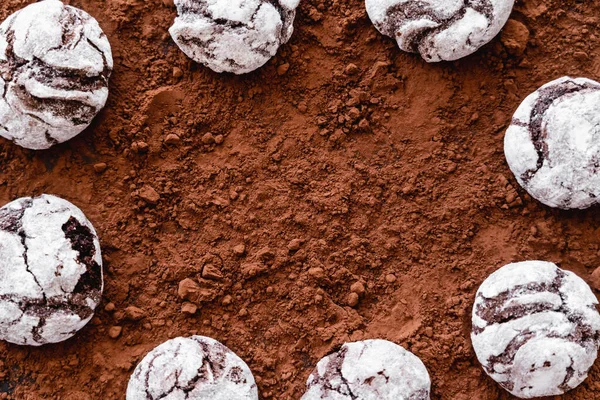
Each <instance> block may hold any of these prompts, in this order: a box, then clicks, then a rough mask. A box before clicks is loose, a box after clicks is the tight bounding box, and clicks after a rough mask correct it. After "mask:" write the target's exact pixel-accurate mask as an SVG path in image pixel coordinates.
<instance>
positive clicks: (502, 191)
mask: <svg viewBox="0 0 600 400" xmlns="http://www.w3.org/2000/svg"><path fill="white" fill-rule="evenodd" d="M29 3H31V1H23V0H5V1H4V2H3V3H2V7H1V8H0V19H4V18H6V17H7V16H8V15H9V14H10V13H12V12H14V11H16V10H18V9H19V8H21V7H23V6H25V5H27V4H29ZM67 3H69V4H71V5H73V6H76V7H80V8H83V9H85V10H86V11H87V12H88V13H90V14H91V15H92V16H94V17H95V18H96V19H97V20H98V21H99V23H100V25H101V27H102V29H103V30H104V31H105V33H106V34H107V36H108V38H109V40H110V42H111V44H112V46H113V53H114V58H115V68H114V72H113V75H112V77H111V80H110V96H109V100H108V103H107V106H106V108H105V109H104V110H103V111H102V112H101V113H100V115H99V116H98V117H97V118H96V119H95V120H94V122H93V123H92V125H91V126H90V128H88V129H87V130H86V131H85V132H83V133H82V134H81V135H79V136H78V137H76V138H75V139H73V140H71V141H69V142H67V143H64V144H61V145H57V146H55V147H53V148H52V149H50V150H48V151H43V152H35V151H30V150H24V149H22V148H20V147H18V146H15V145H14V144H12V143H10V142H8V141H6V140H0V204H5V203H7V202H9V201H10V200H13V199H16V198H18V197H23V196H35V195H39V194H41V193H51V194H54V195H58V196H61V197H63V198H65V199H67V200H69V201H71V202H73V203H74V204H76V205H77V206H79V207H80V208H81V209H82V210H83V211H84V212H85V213H86V215H87V216H88V217H89V218H90V220H91V221H92V222H93V223H94V226H95V227H96V229H97V231H98V234H99V236H100V238H101V243H102V250H103V255H104V261H105V292H104V300H103V304H102V305H101V306H100V307H99V308H98V311H97V313H96V316H95V318H94V319H93V320H92V322H91V323H90V324H89V325H88V326H87V327H86V328H84V329H83V330H82V331H81V332H79V333H78V334H77V335H76V336H75V337H74V338H73V339H71V340H68V341H67V342H64V343H61V344H58V345H51V346H43V347H41V348H28V347H19V346H14V345H10V344H7V343H0V360H2V361H1V363H0V395H2V396H4V394H6V397H2V398H9V399H25V400H39V399H61V400H62V399H66V400H90V399H124V394H125V389H126V386H127V382H128V379H129V376H130V374H131V373H132V371H133V369H134V367H135V365H136V364H137V363H138V362H139V361H140V360H141V359H142V358H143V356H144V355H145V354H146V353H147V352H148V351H149V350H151V349H152V348H154V347H155V346H157V345H158V344H160V343H162V342H164V341H166V340H168V339H169V338H173V337H176V336H189V335H194V334H199V335H204V336H210V337H213V338H215V339H217V340H219V341H221V342H222V343H224V344H225V345H226V346H228V347H229V348H230V349H232V350H233V351H234V352H236V353H237V354H238V355H239V356H240V357H241V358H242V359H244V360H245V361H246V362H247V363H248V365H249V366H250V368H251V369H252V371H253V373H254V374H255V377H256V381H257V384H258V388H259V393H260V397H261V399H299V398H300V397H301V395H302V393H303V392H304V389H305V382H306V379H307V377H308V375H309V374H310V372H311V371H312V369H313V368H314V366H315V365H316V363H317V362H318V360H319V359H320V358H321V357H323V356H325V355H327V354H329V353H330V352H332V351H335V350H338V349H339V348H340V346H341V344H342V343H344V342H347V341H354V340H362V339H369V338H382V339H387V340H391V341H393V342H395V343H398V344H400V345H402V346H404V347H406V348H407V349H408V350H410V351H412V352H413V353H415V354H416V355H417V356H419V357H420V358H421V359H422V360H423V362H424V363H425V365H426V366H427V368H428V370H429V372H430V374H431V378H432V398H433V399H435V400H438V399H444V400H445V399H448V400H473V399H475V400H495V399H501V400H504V399H511V398H512V397H511V396H510V395H509V394H508V393H506V392H505V391H504V390H503V389H501V388H500V387H499V386H498V385H497V384H496V383H494V382H493V381H492V380H491V379H489V378H488V377H487V376H486V374H485V372H484V371H483V369H482V368H481V366H480V365H479V364H478V362H477V360H476V358H475V355H474V353H473V350H472V348H471V343H470V340H469V332H470V328H471V320H470V313H471V307H472V304H473V299H474V296H475V292H476V290H477V287H478V286H479V284H480V283H481V282H482V281H483V280H484V279H485V277H486V276H488V275H489V274H490V273H491V272H493V271H495V270H496V269H498V268H499V267H501V266H502V265H504V264H506V263H509V262H513V261H521V260H525V259H543V260H547V261H552V262H555V263H558V264H559V266H561V267H562V268H565V269H568V270H572V271H574V272H576V273H577V274H578V275H579V276H581V277H582V278H583V279H585V280H586V281H588V282H591V280H590V275H591V273H592V272H593V271H594V269H595V268H596V267H597V266H598V265H600V252H599V249H600V247H599V242H598V240H599V238H600V228H598V227H599V226H600V214H599V212H598V208H597V207H594V208H591V209H589V210H586V211H561V210H554V209H550V208H547V207H545V206H543V205H542V204H540V203H538V202H536V201H535V200H532V199H531V198H530V197H529V196H528V195H527V194H526V193H525V192H524V191H523V190H522V189H521V188H520V187H519V186H518V184H517V182H516V180H515V179H514V177H513V176H512V174H511V173H510V171H509V169H508V166H507V165H506V162H505V160H504V155H503V136H504V131H505V129H506V127H507V126H508V125H509V124H510V121H511V117H512V114H513V113H514V111H515V110H516V108H517V107H518V105H519V104H520V102H521V101H522V99H524V98H525V97H526V96H527V95H528V94H529V93H531V92H533V91H534V90H536V89H537V88H538V87H539V86H541V85H543V84H544V83H546V82H548V81H550V80H552V79H555V78H558V77H560V76H563V75H570V76H585V77H588V78H591V79H596V80H598V79H600V51H599V50H600V40H599V39H598V38H599V37H600V23H599V22H600V21H599V17H598V16H600V4H599V3H597V2H578V1H575V0H564V1H542V0H522V1H518V2H517V3H516V6H515V11H514V12H513V14H512V17H511V18H512V20H511V22H510V26H511V29H510V30H508V31H505V32H503V33H502V34H501V35H499V36H498V37H497V38H496V39H494V40H493V41H492V42H491V43H490V44H488V45H486V46H485V47H483V48H482V49H481V50H480V51H478V52H477V53H476V54H474V55H472V56H470V57H467V58H465V59H463V60H460V61H456V62H451V63H439V64H427V63H425V62H424V61H422V60H421V59H420V57H418V56H417V55H412V54H407V53H404V52H402V51H400V50H399V49H398V48H397V46H396V44H395V43H394V41H393V40H391V39H389V38H386V37H384V36H382V35H380V34H378V33H377V31H376V30H375V28H374V27H373V26H372V25H371V23H370V21H369V19H368V17H367V15H366V12H365V9H364V3H363V1H362V0H344V1H342V0H334V1H324V0H304V1H302V2H301V5H300V7H299V10H298V17H297V19H296V22H295V27H296V31H295V33H294V35H293V37H292V39H291V40H290V42H289V43H288V44H286V45H285V46H283V47H282V48H281V49H280V51H279V53H278V55H277V56H276V57H275V58H274V59H273V60H272V61H271V62H270V63H268V64H267V65H266V66H265V67H263V68H261V69H260V70H258V71H256V72H254V73H251V74H248V75H244V76H233V75H227V74H225V75H219V74H216V73H213V72H211V71H210V70H209V69H207V68H204V67H202V66H200V65H197V64H195V63H193V62H191V61H190V60H188V59H187V58H186V57H185V55H184V54H183V53H182V52H181V51H179V49H178V48H177V46H176V45H175V44H174V42H173V41H172V40H171V38H170V37H169V35H168V32H167V30H168V28H169V26H170V25H171V23H172V21H173V20H174V18H175V15H176V11H175V8H174V6H173V5H172V3H170V2H169V0H151V1H145V0H101V1H98V0H72V1H67ZM182 281H183V282H184V283H183V284H182V285H180V282H182ZM357 282H358V284H357ZM560 398H564V399H580V400H584V399H586V400H589V399H596V398H600V363H596V365H595V366H594V367H593V368H592V370H591V372H590V376H589V378H588V379H587V380H586V381H585V382H584V383H583V384H582V385H581V386H580V387H579V388H577V389H576V390H573V391H571V392H569V393H568V394H566V395H565V396H562V397H560Z"/></svg>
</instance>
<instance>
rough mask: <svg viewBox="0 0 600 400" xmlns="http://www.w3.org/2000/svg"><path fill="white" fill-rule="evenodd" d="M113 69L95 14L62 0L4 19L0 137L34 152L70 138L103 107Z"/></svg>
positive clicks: (0, 38) (0, 57) (32, 6)
mask: <svg viewBox="0 0 600 400" xmlns="http://www.w3.org/2000/svg"><path fill="white" fill-rule="evenodd" d="M112 68H113V60H112V55H111V49H110V44H109V43H108V40H107V38H106V36H105V35H104V33H103V32H102V30H101V29H100V26H99V25H98V23H97V22H96V20H95V19H94V18H92V17H91V16H89V15H88V14H87V13H86V12H84V11H82V10H80V9H77V8H75V7H71V6H67V5H64V4H62V3H61V2H60V1H58V0H45V1H41V2H38V3H33V4H30V5H29V6H27V7H25V8H23V9H21V10H19V11H17V12H15V13H14V14H12V15H11V16H9V17H8V18H7V19H6V20H5V21H4V22H3V23H2V24H1V25H0V136H3V137H5V138H7V139H9V140H12V141H14V142H15V143H16V144H18V145H20V146H22V147H25V148H28V149H34V150H41V149H47V148H49V147H51V146H53V145H54V144H57V143H62V142H65V141H67V140H69V139H71V138H73V137H74V136H76V135H77V134H79V133H80V132H81V131H83V130H84V129H85V128H86V127H87V126H88V125H89V124H90V123H91V122H92V119H93V118H94V117H95V116H96V114H97V113H98V112H99V111H100V110H101V109H102V107H104V105H105V103H106V99H107V98H108V79H109V76H110V73H111V71H112Z"/></svg>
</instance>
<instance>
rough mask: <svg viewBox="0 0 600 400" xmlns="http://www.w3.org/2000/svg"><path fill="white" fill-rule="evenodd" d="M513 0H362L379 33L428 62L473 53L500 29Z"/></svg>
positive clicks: (510, 9) (457, 57)
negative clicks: (418, 54)
mask: <svg viewBox="0 0 600 400" xmlns="http://www.w3.org/2000/svg"><path fill="white" fill-rule="evenodd" d="M513 4H514V0H366V7H367V13H368V14H369V17H370V18H371V21H372V22H373V24H374V25H375V27H376V28H377V30H378V31H379V32H381V33H382V34H384V35H386V36H390V37H392V38H394V39H396V41H397V42H398V46H400V48H401V49H402V50H404V51H407V52H412V53H420V54H421V57H423V59H425V61H428V62H437V61H453V60H457V59H459V58H462V57H466V56H468V55H469V54H472V53H474V52H475V51H477V49H479V48H480V47H481V46H483V45H485V44H486V43H488V42H489V41H491V40H492V39H493V38H494V37H495V36H496V35H497V34H498V33H499V32H500V30H501V29H502V27H503V26H504V24H506V21H507V20H508V17H509V16H510V13H511V11H512V7H513Z"/></svg>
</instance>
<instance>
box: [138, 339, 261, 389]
mask: <svg viewBox="0 0 600 400" xmlns="http://www.w3.org/2000/svg"><path fill="white" fill-rule="evenodd" d="M158 399H164V400H258V390H257V388H256V383H255V381H254V377H253V376H252V372H251V371H250V368H248V365H246V363H245V362H244V361H243V360H242V359H241V358H239V357H238V356H237V355H236V354H235V353H234V352H232V351H231V350H229V349H228V348H227V347H225V346H224V345H223V344H221V343H220V342H218V341H216V340H214V339H211V338H208V337H204V336H191V337H189V338H184V337H178V338H175V339H171V340H169V341H167V342H165V343H163V344H161V345H159V346H158V347H156V348H155V349H153V350H152V351H151V352H150V353H148V354H147V355H146V357H144V359H143V360H142V361H141V362H140V363H139V364H138V366H137V367H136V368H135V371H134V372H133V374H132V375H131V378H130V380H129V385H128V387H127V400H158Z"/></svg>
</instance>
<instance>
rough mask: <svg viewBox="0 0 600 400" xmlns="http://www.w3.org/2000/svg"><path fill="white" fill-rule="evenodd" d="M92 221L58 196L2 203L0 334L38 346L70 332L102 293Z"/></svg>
mask: <svg viewBox="0 0 600 400" xmlns="http://www.w3.org/2000/svg"><path fill="white" fill-rule="evenodd" d="M102 287H103V281H102V257H101V254H100V242H99V240H98V236H97V235H96V231H95V230H94V227H93V226H92V224H91V223H90V221H88V219H87V218H86V217H85V215H84V214H83V213H82V212H81V210H80V209H79V208H77V207H75V206H74V205H73V204H71V203H69V202H68V201H66V200H63V199H60V198H58V197H55V196H50V195H42V196H40V197H36V198H33V199H32V198H30V197H27V198H21V199H18V200H15V201H13V202H11V203H9V204H7V205H5V206H4V207H2V208H0V339H1V340H6V341H8V342H11V343H15V344H20V345H32V346H39V345H42V344H45V343H57V342H62V341H63V340H67V339H69V338H70V337H72V336H73V335H74V334H75V333H76V332H77V331H78V330H80V329H81V328H83V327H84V326H85V324H87V323H88V321H89V320H90V319H91V318H92V316H93V315H94V309H95V308H96V306H97V305H98V303H100V299H101V297H102Z"/></svg>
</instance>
